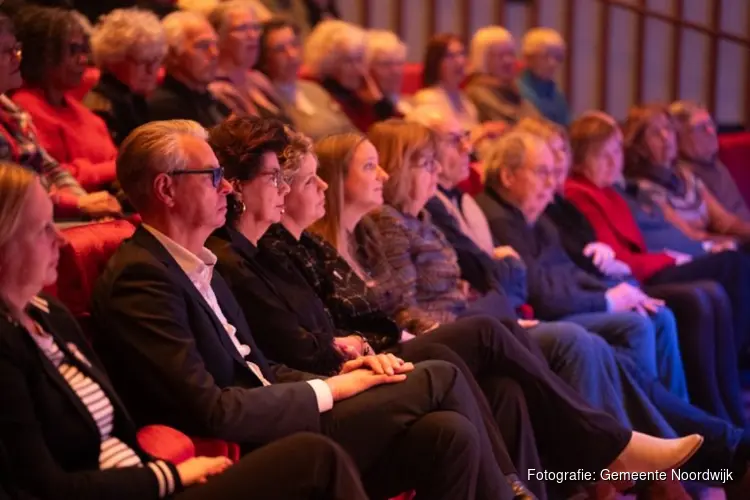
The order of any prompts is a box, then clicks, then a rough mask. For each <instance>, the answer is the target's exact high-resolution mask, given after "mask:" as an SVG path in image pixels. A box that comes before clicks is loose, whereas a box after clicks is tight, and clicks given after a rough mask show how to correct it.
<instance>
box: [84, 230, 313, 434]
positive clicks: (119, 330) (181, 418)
mask: <svg viewBox="0 0 750 500" xmlns="http://www.w3.org/2000/svg"><path fill="white" fill-rule="evenodd" d="M211 287H212V288H213V290H214V292H215V293H216V298H217V300H218V303H219V304H220V306H221V308H222V312H223V313H224V315H225V316H226V319H227V321H229V323H230V324H232V325H233V326H234V327H235V328H236V329H237V339H238V340H239V341H240V342H241V343H243V344H245V345H247V346H249V347H250V348H251V349H252V352H251V353H250V354H249V355H248V356H247V360H249V361H252V362H255V363H256V364H258V366H259V367H260V368H261V370H262V371H263V373H264V376H265V377H266V378H267V379H269V380H270V381H272V382H277V383H275V384H273V385H271V386H270V387H262V383H261V381H260V379H259V378H258V377H257V376H256V375H255V374H254V373H253V372H252V370H250V368H249V367H248V366H247V363H246V360H245V359H243V358H242V357H241V356H240V354H239V352H238V351H237V349H236V348H235V346H234V344H233V343H232V340H231V339H230V338H229V335H228V333H227V332H226V330H225V329H224V326H223V325H222V324H221V322H220V321H219V319H218V318H217V317H216V315H215V314H214V313H213V311H212V310H211V308H210V306H209V305H208V303H207V302H206V301H205V300H204V299H203V296H201V294H200V292H198V290H197V289H196V288H195V286H194V285H193V283H192V282H191V281H190V279H189V278H188V276H187V275H186V274H185V273H184V272H183V271H182V269H181V268H180V266H179V265H178V264H177V262H176V261H175V260H174V259H173V258H172V256H171V255H170V254H169V252H168V251H167V250H166V249H165V248H164V247H163V246H162V244H161V243H160V242H159V241H158V240H157V239H156V238H154V237H153V236H152V235H151V233H149V232H148V231H147V230H145V229H144V228H143V227H139V228H138V229H137V230H136V232H135V234H134V235H133V237H132V238H131V239H129V240H127V241H126V242H124V243H123V244H122V245H121V246H120V248H119V249H118V250H117V252H116V253H115V255H114V256H113V257H112V259H111V260H110V261H109V263H108V265H107V268H106V269H105V271H104V273H103V274H102V276H101V278H100V279H99V282H98V283H97V286H96V289H95V292H94V301H93V315H94V319H95V320H96V324H97V325H99V326H100V328H101V331H100V332H99V333H98V335H97V339H96V345H97V348H98V351H99V352H100V353H101V356H102V358H103V359H104V361H105V364H106V365H107V367H108V369H109V370H110V374H111V377H112V380H113V382H114V384H115V387H116V388H117V389H118V392H119V393H120V395H121V396H122V398H123V399H124V400H125V403H126V404H127V406H128V408H129V409H130V410H131V412H132V414H133V416H134V418H135V420H136V423H138V424H139V425H144V424H149V423H156V422H158V423H162V424H166V425H170V426H173V427H176V428H178V429H180V430H182V431H183V432H186V433H188V434H191V435H197V436H209V437H214V438H219V439H226V440H229V441H235V442H239V443H242V444H243V445H245V446H249V447H253V446H257V445H262V444H265V443H268V442H270V441H272V440H274V439H277V438H279V437H282V436H287V435H290V434H292V433H295V432H300V431H311V432H319V431H320V415H319V413H318V404H317V399H316V397H315V392H314V391H313V389H312V388H311V387H310V386H309V385H308V384H307V383H305V382H304V381H305V380H310V379H314V378H318V377H315V376H313V375H311V374H308V373H304V372H300V371H296V370H292V369H290V368H287V367H286V366H283V365H278V364H274V363H272V362H270V361H268V360H266V358H265V357H264V356H263V353H262V352H260V350H259V349H258V348H257V346H256V344H255V341H254V340H253V337H252V335H251V333H250V329H249V327H248V325H247V322H246V321H245V317H244V315H243V313H242V311H241V309H240V306H239V305H238V304H237V301H236V300H235V299H234V297H233V296H232V293H231V291H230V290H229V288H228V287H227V285H226V283H225V282H224V280H223V279H222V277H221V276H220V275H219V274H218V272H216V271H214V273H213V280H212V282H211ZM282 382H288V383H282Z"/></svg>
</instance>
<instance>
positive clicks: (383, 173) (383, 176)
mask: <svg viewBox="0 0 750 500" xmlns="http://www.w3.org/2000/svg"><path fill="white" fill-rule="evenodd" d="M377 177H378V179H382V181H383V182H385V181H387V180H388V178H389V177H390V176H389V175H388V172H386V171H385V170H383V167H381V166H380V165H378V170H377Z"/></svg>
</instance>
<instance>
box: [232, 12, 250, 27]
mask: <svg viewBox="0 0 750 500" xmlns="http://www.w3.org/2000/svg"><path fill="white" fill-rule="evenodd" d="M254 21H255V17H253V13H252V11H251V10H250V9H234V10H232V11H231V12H230V13H229V25H230V26H239V25H241V24H249V23H252V22H254Z"/></svg>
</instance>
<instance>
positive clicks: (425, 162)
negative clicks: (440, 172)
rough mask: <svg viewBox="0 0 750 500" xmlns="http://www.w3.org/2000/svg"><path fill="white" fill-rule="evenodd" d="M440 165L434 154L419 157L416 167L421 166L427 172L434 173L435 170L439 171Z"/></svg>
mask: <svg viewBox="0 0 750 500" xmlns="http://www.w3.org/2000/svg"><path fill="white" fill-rule="evenodd" d="M438 165H439V163H438V162H437V160H436V159H435V158H434V157H432V156H428V157H425V156H423V157H421V158H419V160H417V162H416V163H415V164H414V166H415V167H416V168H421V169H422V170H425V171H426V172H427V173H430V174H434V173H435V172H437V169H438Z"/></svg>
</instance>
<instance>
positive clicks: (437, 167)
mask: <svg viewBox="0 0 750 500" xmlns="http://www.w3.org/2000/svg"><path fill="white" fill-rule="evenodd" d="M434 163H435V166H434V169H435V175H440V174H442V173H443V164H442V163H440V162H439V161H438V160H435V161H434Z"/></svg>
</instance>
